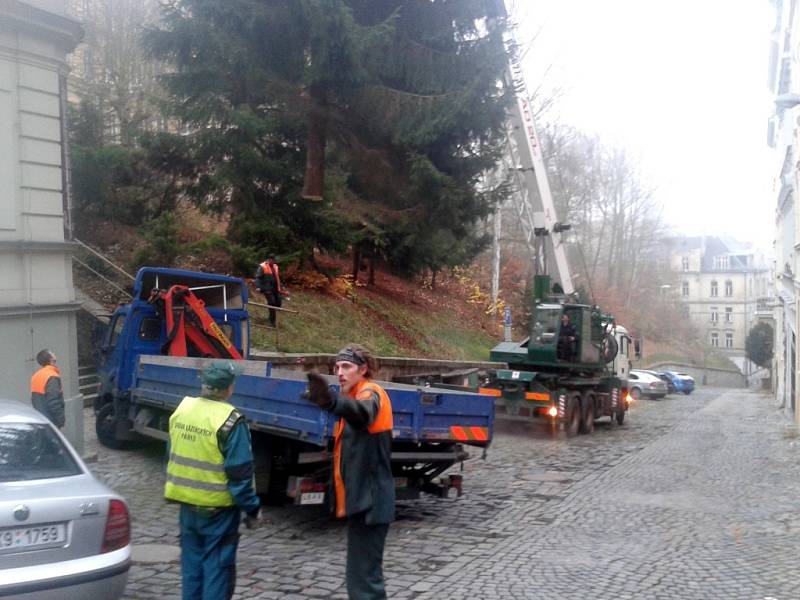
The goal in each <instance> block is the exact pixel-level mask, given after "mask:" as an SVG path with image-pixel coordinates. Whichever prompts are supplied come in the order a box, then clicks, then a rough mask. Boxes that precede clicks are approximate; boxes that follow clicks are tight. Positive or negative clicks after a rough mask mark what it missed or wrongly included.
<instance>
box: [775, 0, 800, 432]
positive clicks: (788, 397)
mask: <svg viewBox="0 0 800 600" xmlns="http://www.w3.org/2000/svg"><path fill="white" fill-rule="evenodd" d="M771 4H772V6H773V9H774V16H775V25H774V28H773V31H772V36H771V40H770V46H771V49H770V57H769V65H768V87H769V91H770V93H771V94H772V95H773V97H774V98H775V112H774V114H773V115H772V116H771V117H770V119H769V121H768V125H767V144H768V145H769V147H770V148H772V150H773V174H774V175H773V194H774V195H773V207H774V210H775V248H774V252H775V292H776V302H775V303H774V316H775V346H774V358H773V385H774V388H773V389H774V390H775V397H776V400H777V402H778V404H779V405H780V406H782V407H783V408H784V409H785V411H786V412H787V413H788V414H789V415H790V416H791V417H792V418H794V419H795V420H796V421H797V422H798V423H800V410H798V398H797V393H798V390H797V376H798V369H799V368H800V364H798V357H797V332H798V325H799V324H798V317H800V311H798V302H800V293H799V292H800V278H799V277H798V269H800V259H799V257H798V252H799V251H800V222H798V211H797V189H798V172H797V168H798V167H797V161H798V152H797V147H798V146H797V145H798V141H799V140H798V119H800V80H799V78H798V75H800V44H799V43H798V41H800V40H798V39H797V38H798V34H800V23H798V20H799V19H800V15H798V11H797V2H796V0H772V2H771Z"/></svg>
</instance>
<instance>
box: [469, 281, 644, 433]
mask: <svg viewBox="0 0 800 600" xmlns="http://www.w3.org/2000/svg"><path fill="white" fill-rule="evenodd" d="M549 284H550V280H549V277H547V276H537V278H536V282H535V285H534V289H535V290H536V293H535V296H536V299H535V301H534V305H533V310H532V313H531V328H530V336H529V337H528V338H526V339H524V340H523V341H521V342H501V343H500V344H498V345H497V346H495V347H494V348H493V349H492V351H491V354H490V360H492V361H497V362H504V363H507V364H508V369H498V370H496V371H494V372H492V373H491V374H490V376H489V378H488V381H487V382H486V384H485V387H484V388H482V392H483V393H490V394H493V395H494V396H495V397H496V398H497V400H496V408H497V413H498V417H500V418H508V419H530V418H545V419H549V420H550V422H551V423H552V425H553V427H554V428H557V427H558V426H563V429H564V430H565V431H566V433H567V435H569V436H572V435H576V434H577V433H589V432H591V431H593V430H594V421H595V419H596V418H599V417H604V416H607V417H610V418H611V420H612V421H614V420H615V421H616V422H617V423H619V424H620V425H621V424H622V423H623V421H624V419H625V412H626V411H627V409H628V403H629V400H628V393H627V391H628V390H627V388H628V374H629V373H630V369H631V351H632V349H633V348H632V346H633V340H632V339H631V337H630V335H629V333H628V331H627V330H626V329H625V328H624V327H622V326H620V325H617V324H616V322H615V321H614V318H613V317H612V316H611V315H607V314H604V313H603V312H602V311H601V310H600V308H599V307H597V306H591V305H586V304H576V303H573V302H570V301H569V298H568V297H566V296H564V295H562V294H552V293H551V292H550V291H549ZM565 316H566V317H567V319H565V318H564V317H565ZM567 344H569V347H568V348H567V350H568V351H565V346H567Z"/></svg>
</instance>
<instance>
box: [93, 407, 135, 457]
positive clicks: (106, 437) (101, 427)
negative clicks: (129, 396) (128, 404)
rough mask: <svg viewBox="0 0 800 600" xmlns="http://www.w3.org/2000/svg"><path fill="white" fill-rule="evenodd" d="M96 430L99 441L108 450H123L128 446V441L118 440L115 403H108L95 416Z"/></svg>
mask: <svg viewBox="0 0 800 600" xmlns="http://www.w3.org/2000/svg"><path fill="white" fill-rule="evenodd" d="M94 430H95V433H96V434H97V439H98V440H100V443H101V444H103V446H105V447H106V448H111V449H112V450H123V449H125V448H126V447H127V446H128V443H127V442H126V441H123V440H120V439H118V438H117V435H116V434H117V419H116V416H115V415H114V403H113V402H107V403H106V404H104V405H103V407H102V408H101V409H100V411H99V412H98V413H97V415H96V416H95V421H94Z"/></svg>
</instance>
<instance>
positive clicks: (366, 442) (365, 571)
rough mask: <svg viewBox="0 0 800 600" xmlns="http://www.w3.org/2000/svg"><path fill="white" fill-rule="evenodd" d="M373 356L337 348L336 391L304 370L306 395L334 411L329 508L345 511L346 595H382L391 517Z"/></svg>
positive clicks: (386, 409) (384, 413)
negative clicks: (332, 494) (332, 495)
mask: <svg viewBox="0 0 800 600" xmlns="http://www.w3.org/2000/svg"><path fill="white" fill-rule="evenodd" d="M374 373H375V360H374V359H373V358H372V356H370V354H369V352H367V350H366V349H364V348H362V347H361V346H357V345H356V344H351V345H349V346H347V347H346V348H342V349H341V350H339V353H338V354H337V356H336V366H335V374H336V376H337V378H338V379H339V388H340V392H339V394H334V393H333V392H332V391H331V390H330V388H329V387H328V383H327V381H326V380H325V379H324V378H323V377H322V376H320V375H318V374H316V373H308V383H309V385H308V387H309V390H308V396H309V398H310V399H311V400H312V401H313V402H315V403H316V404H317V405H318V406H319V407H320V408H322V409H324V410H327V411H330V412H332V413H333V414H335V415H337V416H339V417H340V419H339V421H338V422H337V424H336V429H335V430H334V448H333V479H334V490H335V510H336V516H337V517H339V518H344V517H347V595H348V596H349V597H350V598H351V600H383V599H384V598H386V589H385V587H384V582H383V548H384V545H385V543H386V534H387V533H388V532H389V523H391V522H392V521H393V520H394V477H393V476H392V463H391V461H392V405H391V403H390V401H389V396H388V395H387V394H386V392H385V391H384V389H383V388H382V387H381V386H379V385H378V384H376V383H374V382H373V381H372V377H373V376H374Z"/></svg>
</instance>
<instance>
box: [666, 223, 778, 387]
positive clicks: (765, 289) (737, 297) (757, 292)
mask: <svg viewBox="0 0 800 600" xmlns="http://www.w3.org/2000/svg"><path fill="white" fill-rule="evenodd" d="M665 243H666V244H667V247H668V249H669V250H668V252H669V266H670V270H671V271H672V273H673V274H674V275H675V277H674V279H673V281H674V282H675V284H674V285H676V286H677V290H675V291H673V296H675V297H677V299H678V300H679V301H680V302H681V303H682V304H684V305H685V307H686V311H687V314H688V316H689V318H690V319H691V320H692V323H694V325H695V326H696V327H697V329H698V330H699V332H700V333H701V335H702V336H703V339H704V340H705V342H706V344H708V345H709V346H711V347H713V348H716V349H719V350H720V351H722V352H724V353H725V354H727V355H728V357H729V358H730V359H731V360H732V361H733V362H734V363H735V364H736V365H737V366H738V367H739V368H740V369H741V370H742V373H744V374H745V375H748V376H749V375H751V374H752V373H753V372H754V370H755V368H754V367H753V365H752V364H750V362H749V361H747V360H746V359H745V342H746V339H747V335H748V333H749V331H750V329H751V328H752V326H753V325H754V324H755V323H756V321H757V319H758V318H759V317H760V316H761V315H763V313H764V311H768V310H769V309H768V306H769V302H770V301H769V297H770V295H771V288H772V285H771V276H770V269H769V266H768V264H767V262H766V259H765V258H764V256H763V255H762V254H761V253H760V252H758V251H756V250H754V249H752V248H748V247H746V246H745V245H743V244H741V243H739V242H736V241H734V240H731V239H726V238H722V237H715V236H697V237H676V238H670V239H668V240H665Z"/></svg>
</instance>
